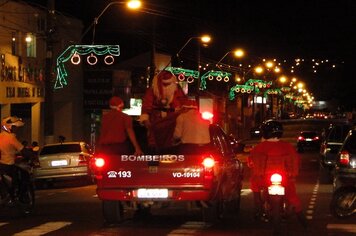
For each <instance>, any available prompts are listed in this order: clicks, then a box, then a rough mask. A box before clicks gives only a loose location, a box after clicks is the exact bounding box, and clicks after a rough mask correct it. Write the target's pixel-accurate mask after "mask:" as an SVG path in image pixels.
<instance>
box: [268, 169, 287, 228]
mask: <svg viewBox="0 0 356 236" xmlns="http://www.w3.org/2000/svg"><path fill="white" fill-rule="evenodd" d="M267 193H268V195H267V198H268V199H267V202H268V205H269V207H268V208H269V209H268V210H269V213H268V215H269V218H270V219H271V221H272V225H273V231H274V233H276V234H278V233H279V232H280V228H281V222H282V219H283V218H285V217H286V214H287V204H286V199H285V194H286V193H285V186H284V180H283V175H282V174H280V173H273V174H272V175H270V177H269V181H268V186H267Z"/></svg>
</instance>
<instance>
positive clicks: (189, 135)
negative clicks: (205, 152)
mask: <svg viewBox="0 0 356 236" xmlns="http://www.w3.org/2000/svg"><path fill="white" fill-rule="evenodd" d="M209 126H210V122H209V121H208V120H204V119H203V118H202V116H201V114H200V112H199V110H198V106H197V103H196V101H195V100H186V101H184V102H183V105H182V110H181V111H180V115H179V116H178V117H177V120H176V126H175V129H174V133H173V138H174V140H176V142H179V143H180V145H181V147H182V148H184V147H185V148H188V149H190V148H196V147H197V146H204V145H208V144H210V133H209Z"/></svg>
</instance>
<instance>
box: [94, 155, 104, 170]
mask: <svg viewBox="0 0 356 236" xmlns="http://www.w3.org/2000/svg"><path fill="white" fill-rule="evenodd" d="M94 164H95V167H97V168H101V167H103V166H104V165H105V160H104V158H101V157H97V158H95V162H94Z"/></svg>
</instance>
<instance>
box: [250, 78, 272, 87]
mask: <svg viewBox="0 0 356 236" xmlns="http://www.w3.org/2000/svg"><path fill="white" fill-rule="evenodd" d="M245 84H248V85H251V86H255V87H258V88H260V89H261V88H270V87H271V86H272V81H265V80H259V79H249V80H248V81H247V82H246V83H245Z"/></svg>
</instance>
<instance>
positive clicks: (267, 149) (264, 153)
mask: <svg viewBox="0 0 356 236" xmlns="http://www.w3.org/2000/svg"><path fill="white" fill-rule="evenodd" d="M261 131H262V141H261V142H260V143H259V144H257V145H256V146H255V147H254V148H253V149H252V150H251V152H250V155H249V157H248V163H249V164H248V165H249V166H250V167H251V179H250V184H251V190H252V192H253V198H254V205H255V217H256V218H260V217H261V216H262V219H264V210H263V204H264V202H263V196H262V198H261V192H265V191H266V188H267V185H266V177H267V176H269V175H270V174H272V173H275V172H276V171H277V172H282V173H286V178H287V182H286V200H287V202H288V204H289V205H290V206H292V207H293V209H294V212H295V213H296V215H297V218H298V220H299V222H300V223H301V224H302V225H303V227H307V222H306V218H305V216H304V214H303V212H302V204H301V201H300V199H299V197H298V195H297V193H296V187H295V179H296V177H297V175H298V173H299V166H300V156H299V154H298V153H297V152H296V149H295V147H294V146H293V145H292V144H290V143H288V142H285V141H282V140H280V138H281V137H282V135H283V126H282V124H281V123H280V122H278V121H275V120H268V121H266V122H264V123H263V124H262V125H261Z"/></svg>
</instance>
